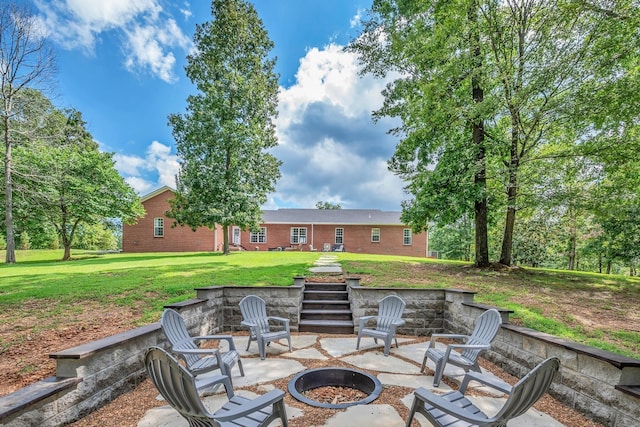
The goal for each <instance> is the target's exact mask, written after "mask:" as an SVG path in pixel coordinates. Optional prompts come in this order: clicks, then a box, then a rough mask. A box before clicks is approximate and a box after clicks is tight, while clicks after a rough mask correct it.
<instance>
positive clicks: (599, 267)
mask: <svg viewBox="0 0 640 427" xmlns="http://www.w3.org/2000/svg"><path fill="white" fill-rule="evenodd" d="M598 273H600V274H602V254H598Z"/></svg>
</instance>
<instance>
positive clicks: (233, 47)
mask: <svg viewBox="0 0 640 427" xmlns="http://www.w3.org/2000/svg"><path fill="white" fill-rule="evenodd" d="M211 12H212V16H213V20H212V21H210V22H206V23H204V24H202V25H198V26H197V27H196V31H195V34H194V44H195V46H196V49H195V52H194V53H193V54H191V55H189V56H188V58H187V60H188V64H187V66H186V73H187V76H188V77H189V79H191V81H192V82H193V83H194V84H195V86H196V87H197V89H198V93H197V94H195V95H191V96H189V97H188V99H187V111H186V112H185V113H182V114H172V115H170V116H169V124H170V125H171V127H172V130H173V136H174V138H175V140H176V143H177V151H178V156H179V157H180V160H181V169H180V172H179V174H178V176H177V191H176V194H175V198H174V199H173V201H172V205H171V206H172V207H171V212H170V213H169V215H170V216H172V217H173V218H174V219H175V220H176V222H177V223H178V224H181V225H188V226H190V227H192V228H194V229H195V228H197V227H200V226H208V227H210V228H213V227H215V225H216V224H221V225H222V226H223V227H224V228H225V232H224V252H225V253H228V252H229V233H228V229H229V226H231V225H236V226H239V227H241V228H243V229H249V228H251V229H255V228H256V227H257V226H258V224H259V222H260V219H261V214H262V212H261V206H262V205H263V204H264V203H265V202H266V200H267V194H268V193H269V192H272V191H273V190H274V189H275V182H276V180H277V179H278V178H279V177H280V172H279V167H280V161H279V160H277V159H276V158H275V157H274V156H273V155H271V154H269V152H268V150H269V149H271V148H273V147H275V146H276V145H277V139H276V136H275V127H274V123H273V119H274V118H275V117H276V115H277V96H278V77H277V75H276V74H275V72H274V66H275V58H270V57H269V52H270V51H271V49H272V48H273V42H272V41H271V40H270V39H269V37H268V34H267V31H266V30H265V28H264V25H263V23H262V21H261V20H260V18H259V17H258V15H257V12H256V11H255V9H254V7H253V6H252V5H251V4H250V3H248V2H246V1H242V0H214V1H213V2H212V5H211Z"/></svg>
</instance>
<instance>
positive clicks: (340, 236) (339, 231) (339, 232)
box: [336, 228, 344, 245]
mask: <svg viewBox="0 0 640 427" xmlns="http://www.w3.org/2000/svg"><path fill="white" fill-rule="evenodd" d="M343 243H344V228H336V245H342V244H343Z"/></svg>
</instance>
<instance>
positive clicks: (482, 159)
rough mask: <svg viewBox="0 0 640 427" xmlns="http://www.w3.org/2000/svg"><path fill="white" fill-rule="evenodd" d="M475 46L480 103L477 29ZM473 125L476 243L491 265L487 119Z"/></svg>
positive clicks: (473, 16)
mask: <svg viewBox="0 0 640 427" xmlns="http://www.w3.org/2000/svg"><path fill="white" fill-rule="evenodd" d="M477 11H478V3H477V1H474V2H473V3H472V4H471V6H470V9H469V12H468V16H469V21H470V22H471V28H477V27H476V23H477V22H476V21H477ZM470 42H471V46H473V63H474V67H473V68H474V69H473V75H472V77H471V91H472V96H473V102H474V103H475V104H479V103H481V102H482V101H483V100H484V91H483V89H482V87H481V85H480V81H481V80H480V75H481V73H482V52H481V50H480V35H479V34H478V31H474V32H472V33H471V35H470ZM472 126H473V128H472V135H473V144H474V146H475V147H476V159H475V160H476V165H475V167H476V172H475V174H474V176H473V183H474V185H475V187H476V189H479V190H480V194H482V196H481V198H480V200H476V201H475V202H474V213H475V233H476V235H475V242H476V253H475V258H476V263H475V265H476V267H487V266H488V265H489V241H488V240H489V239H488V238H487V191H486V189H487V178H486V175H487V174H486V172H487V165H486V152H485V146H484V122H483V121H482V119H478V120H477V121H474V123H473V125H472Z"/></svg>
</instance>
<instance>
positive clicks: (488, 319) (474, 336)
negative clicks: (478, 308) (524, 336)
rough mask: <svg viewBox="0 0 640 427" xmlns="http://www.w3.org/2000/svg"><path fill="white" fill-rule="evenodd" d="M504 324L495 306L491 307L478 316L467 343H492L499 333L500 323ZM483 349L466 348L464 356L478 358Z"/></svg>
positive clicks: (472, 358)
mask: <svg viewBox="0 0 640 427" xmlns="http://www.w3.org/2000/svg"><path fill="white" fill-rule="evenodd" d="M501 324H502V316H500V312H499V311H498V310H496V309H495V308H492V309H489V310H487V311H485V312H484V313H482V314H481V315H480V316H478V319H477V320H476V324H475V327H474V328H473V332H472V333H471V335H469V339H468V340H467V341H466V342H465V344H469V345H479V344H480V345H485V344H491V342H492V341H493V340H494V339H495V337H496V335H498V331H499V330H500V325H501ZM481 351H482V350H475V349H465V350H463V351H462V353H461V355H462V357H464V358H466V359H469V360H477V359H478V356H479V355H480V352H481Z"/></svg>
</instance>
